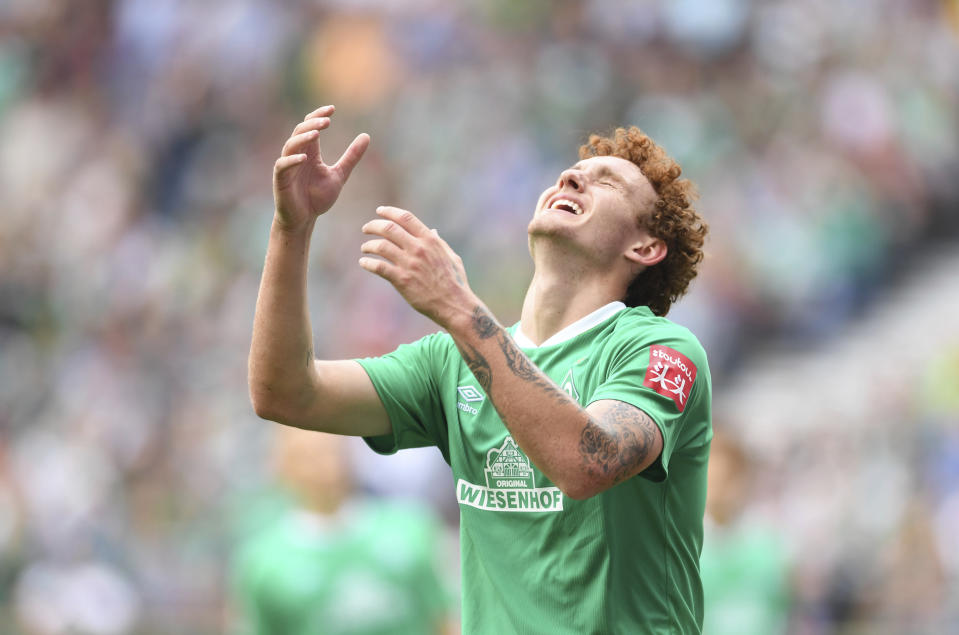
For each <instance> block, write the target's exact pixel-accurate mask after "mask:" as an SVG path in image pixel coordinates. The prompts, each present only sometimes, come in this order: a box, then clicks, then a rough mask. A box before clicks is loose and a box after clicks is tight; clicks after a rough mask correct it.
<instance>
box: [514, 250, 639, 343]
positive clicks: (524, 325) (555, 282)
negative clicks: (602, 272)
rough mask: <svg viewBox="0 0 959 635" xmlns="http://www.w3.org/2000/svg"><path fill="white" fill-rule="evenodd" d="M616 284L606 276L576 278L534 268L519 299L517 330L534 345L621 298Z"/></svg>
mask: <svg viewBox="0 0 959 635" xmlns="http://www.w3.org/2000/svg"><path fill="white" fill-rule="evenodd" d="M618 287H619V285H613V284H610V283H609V280H608V277H606V278H605V279H604V277H603V276H587V275H585V272H580V275H579V276H578V277H571V276H569V275H568V274H566V273H561V272H556V271H543V270H541V269H540V268H537V269H536V271H535V272H534V273H533V280H532V281H531V282H530V285H529V289H528V290H527V291H526V298H525V300H523V313H522V315H521V316H520V328H521V329H522V331H523V333H524V334H525V335H526V336H527V337H528V338H530V339H531V340H532V341H533V342H535V343H536V344H537V345H539V344H542V343H543V342H545V341H546V340H547V339H549V338H550V337H552V336H553V335H555V334H556V333H558V332H559V331H560V330H562V329H563V328H565V327H567V326H569V325H570V324H572V323H573V322H575V321H576V320H578V319H580V318H582V317H584V316H587V315H589V314H590V313H592V312H593V311H595V310H596V309H598V308H600V307H602V306H605V305H607V304H609V303H610V302H614V301H616V300H622V299H623V292H622V291H623V290H622V289H619V288H618Z"/></svg>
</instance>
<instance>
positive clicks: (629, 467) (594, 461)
mask: <svg viewBox="0 0 959 635" xmlns="http://www.w3.org/2000/svg"><path fill="white" fill-rule="evenodd" d="M603 407H604V408H605V410H604V411H601V412H598V413H595V414H593V415H592V416H591V417H590V418H589V419H588V420H587V422H586V425H585V426H584V427H583V431H582V433H580V437H579V453H580V456H581V457H582V459H583V464H584V465H585V467H586V469H587V470H589V471H591V472H599V473H600V474H602V475H603V476H606V477H609V476H612V477H613V484H616V483H619V482H621V481H624V480H626V479H627V478H629V477H631V476H633V475H634V474H636V473H638V471H639V469H640V468H644V467H646V466H647V465H648V464H649V463H651V462H652V461H653V460H655V459H656V457H655V456H650V455H651V454H652V452H653V449H654V447H655V445H656V437H657V435H660V434H661V433H660V432H659V428H658V427H657V426H656V424H655V423H654V422H653V420H652V419H651V418H650V417H649V415H648V414H646V413H645V412H643V411H642V410H640V409H639V408H637V407H635V406H632V405H630V404H628V403H624V402H622V401H614V400H610V401H609V402H608V403H606V404H603Z"/></svg>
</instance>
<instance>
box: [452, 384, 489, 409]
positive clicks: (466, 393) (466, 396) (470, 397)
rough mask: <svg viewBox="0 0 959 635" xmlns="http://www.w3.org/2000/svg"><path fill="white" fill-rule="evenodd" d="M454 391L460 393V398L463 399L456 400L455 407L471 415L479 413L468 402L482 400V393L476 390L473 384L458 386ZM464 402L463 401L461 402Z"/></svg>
mask: <svg viewBox="0 0 959 635" xmlns="http://www.w3.org/2000/svg"><path fill="white" fill-rule="evenodd" d="M456 392H458V393H459V394H460V399H462V400H463V401H457V402H456V407H457V408H459V409H460V410H462V411H463V412H468V413H469V414H471V415H476V414H479V410H477V409H476V408H474V407H473V406H471V405H470V403H476V402H477V401H483V399H485V397H484V396H483V393H481V392H480V391H478V390H476V388H474V387H473V386H460V387H459V388H457V389H456ZM464 401H465V402H466V403H463V402H464Z"/></svg>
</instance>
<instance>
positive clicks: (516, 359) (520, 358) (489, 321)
mask: <svg viewBox="0 0 959 635" xmlns="http://www.w3.org/2000/svg"><path fill="white" fill-rule="evenodd" d="M473 331H474V332H475V333H476V335H477V336H479V338H480V339H482V340H487V339H489V338H491V337H492V338H495V339H496V344H497V345H498V346H499V348H500V350H501V351H503V356H504V357H505V359H506V366H507V367H508V368H509V369H510V371H512V373H513V374H514V375H516V376H517V377H519V378H520V379H522V380H524V381H527V382H529V383H530V384H532V385H533V386H535V387H536V388H539V389H540V390H541V391H543V392H544V393H546V394H548V395H549V396H550V397H551V398H553V399H554V400H555V401H560V402H564V401H571V399H570V397H569V395H567V394H566V392H565V391H563V390H562V389H561V388H559V386H557V385H556V384H554V383H553V382H551V381H550V380H549V378H548V377H546V375H544V374H543V372H542V371H540V370H539V369H538V368H537V367H536V366H534V365H533V363H532V362H531V361H529V358H528V357H526V355H525V354H524V353H523V351H522V350H520V348H519V346H517V345H516V342H514V341H513V338H511V337H510V336H509V333H507V332H506V330H505V329H503V328H501V327H500V326H499V325H498V324H497V323H496V320H495V319H494V318H493V316H491V315H490V314H489V313H487V312H486V311H485V310H483V309H481V308H479V307H476V308H475V309H474V310H473ZM460 351H461V352H462V353H463V359H464V360H466V364H467V365H468V366H469V367H470V370H472V371H473V374H474V375H475V374H476V372H477V371H476V369H477V368H478V369H479V370H480V372H481V373H483V377H482V378H481V377H480V375H477V376H476V378H477V380H478V381H479V382H480V384H482V383H483V381H484V380H485V381H486V382H488V384H489V385H484V389H485V390H486V392H487V394H489V388H490V385H492V379H493V377H492V372H491V369H490V365H489V363H488V362H487V361H486V359H485V358H484V357H483V356H482V355H481V354H480V353H479V351H477V350H476V349H475V348H472V347H470V350H469V351H464V350H463V347H460Z"/></svg>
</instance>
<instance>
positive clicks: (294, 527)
mask: <svg viewBox="0 0 959 635" xmlns="http://www.w3.org/2000/svg"><path fill="white" fill-rule="evenodd" d="M278 437H279V439H278V451H277V472H278V476H279V478H280V480H281V482H282V483H283V485H285V486H286V488H287V490H288V492H289V494H290V495H291V497H292V500H291V501H290V506H289V507H288V508H287V509H286V510H285V511H284V512H282V513H280V514H279V515H278V516H277V517H276V518H274V519H272V521H271V522H269V524H267V525H266V526H264V527H263V528H262V529H260V530H258V531H255V532H254V533H253V534H252V535H251V536H250V537H249V538H248V539H247V540H246V542H245V544H243V545H242V547H241V548H240V550H239V552H238V555H237V556H236V558H235V561H234V583H235V587H236V599H237V604H238V608H239V611H240V618H239V619H240V622H241V624H242V626H241V627H240V629H239V630H240V632H244V633H263V634H270V635H274V634H275V635H281V634H285V633H291V634H293V633H330V634H331V635H332V634H341V633H342V634H344V635H345V634H354V633H355V634H357V635H360V634H362V635H374V634H383V635H386V634H387V633H389V634H393V633H397V634H400V633H408V634H409V635H421V634H425V633H444V632H450V631H449V624H450V615H451V613H452V612H451V610H450V604H451V596H450V594H449V593H448V591H447V589H445V588H444V584H443V581H442V579H441V576H440V573H439V571H438V567H439V563H440V556H441V555H442V553H441V548H442V540H441V538H442V537H443V536H442V534H443V530H442V527H441V526H440V524H439V522H438V520H437V519H436V518H435V516H434V515H433V514H432V513H431V512H430V511H429V510H428V509H427V508H422V507H417V506H414V505H412V504H411V503H400V502H388V501H385V500H383V499H367V500H364V499H362V498H360V497H357V492H356V490H355V485H354V475H353V473H352V468H351V466H350V464H349V462H348V459H347V455H348V452H347V444H348V443H349V441H348V440H347V439H345V438H343V437H337V436H334V435H326V434H321V433H318V432H309V431H304V430H299V429H296V428H281V429H279V430H278Z"/></svg>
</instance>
